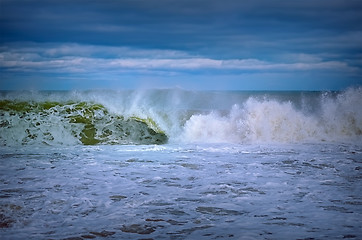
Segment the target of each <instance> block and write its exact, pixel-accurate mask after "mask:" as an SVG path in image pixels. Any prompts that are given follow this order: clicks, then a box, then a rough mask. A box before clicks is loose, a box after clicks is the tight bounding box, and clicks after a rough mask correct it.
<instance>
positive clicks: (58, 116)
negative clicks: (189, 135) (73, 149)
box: [0, 100, 168, 145]
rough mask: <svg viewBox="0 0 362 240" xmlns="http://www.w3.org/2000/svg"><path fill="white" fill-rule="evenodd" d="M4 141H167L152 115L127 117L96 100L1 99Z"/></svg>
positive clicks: (0, 125)
mask: <svg viewBox="0 0 362 240" xmlns="http://www.w3.org/2000/svg"><path fill="white" fill-rule="evenodd" d="M0 116H1V118H0V132H1V135H0V144H1V145H17V144H20V145H21V144H37V143H42V144H47V145H53V144H77V143H78V144H84V145H96V144H164V143H166V142H167V140H168V137H167V136H166V134H165V133H164V132H163V131H162V130H161V129H160V128H159V127H158V126H157V124H156V123H155V121H153V120H152V119H151V118H140V117H137V116H131V117H127V118H126V117H124V116H121V115H117V114H114V113H111V112H109V111H108V110H107V109H106V108H105V107H104V106H103V105H101V104H97V103H92V102H84V101H82V102H73V101H68V102H52V101H44V102H35V101H34V102H25V101H13V100H1V101H0Z"/></svg>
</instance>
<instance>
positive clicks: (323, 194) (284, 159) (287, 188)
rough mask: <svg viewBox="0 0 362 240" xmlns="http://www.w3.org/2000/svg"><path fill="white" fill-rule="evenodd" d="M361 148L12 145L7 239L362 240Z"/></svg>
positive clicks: (4, 194) (5, 194)
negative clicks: (98, 235)
mask: <svg viewBox="0 0 362 240" xmlns="http://www.w3.org/2000/svg"><path fill="white" fill-rule="evenodd" d="M361 154H362V149H361V147H358V146H348V145H335V144H319V145H315V144H313V145H309V144H304V145H282V146H281V145H268V146H266V145H230V144H202V145H193V144H187V145H179V144H178V145H170V144H168V145H164V146H156V145H150V146H145V145H142V146H106V145H103V146H80V147H67V148H37V149H19V150H17V151H15V152H14V151H13V150H9V149H8V150H6V149H3V153H2V154H1V165H0V166H1V167H0V176H1V177H0V183H1V187H0V211H1V212H0V214H1V215H0V222H1V228H0V232H1V235H2V239H66V238H70V237H78V238H83V239H86V237H87V236H89V235H90V236H93V237H94V236H97V234H101V233H102V232H103V234H109V236H108V238H112V239H142V238H152V239H343V238H351V239H360V238H361V237H362V232H361V227H362V221H361V219H362V218H361V217H362V212H361V210H362V209H361V205H362V198H361V185H360V180H361V167H362V166H361V165H362V159H361Z"/></svg>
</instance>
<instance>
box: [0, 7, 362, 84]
mask: <svg viewBox="0 0 362 240" xmlns="http://www.w3.org/2000/svg"><path fill="white" fill-rule="evenodd" d="M0 31H1V32H0V81H1V82H0V83H1V86H0V89H2V90H9V89H40V90H71V89H81V90H82V89H125V88H126V89H128V88H173V87H181V88H185V89H200V90H340V89H345V88H347V87H351V86H361V85H362V1H360V0H328V1H326V0H303V1H290V0H285V1H278V0H276V1H270V0H253V1H252V0H250V1H249V0H246V1H240V0H223V1H220V0H118V1H116V0H63V1H52V0H0Z"/></svg>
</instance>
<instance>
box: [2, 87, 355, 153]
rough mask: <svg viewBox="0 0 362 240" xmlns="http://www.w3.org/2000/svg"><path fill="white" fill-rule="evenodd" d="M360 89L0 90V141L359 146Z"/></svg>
mask: <svg viewBox="0 0 362 240" xmlns="http://www.w3.org/2000/svg"><path fill="white" fill-rule="evenodd" d="M361 102H362V88H354V89H348V90H346V91H343V92H227V91H226V92H197V91H185V90H181V89H169V90H136V91H126V90H124V91H86V92H2V93H1V97H0V144H1V145H6V146H13V145H15V146H17V145H28V144H48V145H59V144H66V145H74V144H85V145H94V144H164V143H166V142H183V143H189V142H215V143H221V142H223V143H241V144H243V143H265V142H267V143H268V142H273V143H306V142H321V141H324V142H353V143H357V144H361V143H362V108H361V107H360V104H361Z"/></svg>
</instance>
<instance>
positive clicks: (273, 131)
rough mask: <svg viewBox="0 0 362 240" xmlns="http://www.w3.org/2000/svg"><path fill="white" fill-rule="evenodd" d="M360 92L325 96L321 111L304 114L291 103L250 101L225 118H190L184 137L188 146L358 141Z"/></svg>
mask: <svg viewBox="0 0 362 240" xmlns="http://www.w3.org/2000/svg"><path fill="white" fill-rule="evenodd" d="M361 101H362V89H361V88H359V89H350V90H348V91H346V92H343V93H341V94H339V95H337V97H332V96H324V97H323V98H322V100H321V104H320V105H321V107H320V111H317V112H314V113H306V112H303V111H302V110H297V109H296V107H295V106H294V105H293V104H292V103H291V102H290V101H287V102H283V101H277V100H272V99H271V100H270V99H263V100H257V99H255V98H249V99H248V100H247V101H246V102H245V103H244V104H243V105H241V106H239V105H234V106H233V107H232V109H231V110H230V111H229V113H228V114H227V115H222V114H221V113H218V112H211V113H209V114H198V115H193V116H192V117H191V118H190V119H189V120H188V121H187V122H186V124H185V127H184V137H185V139H187V140H188V141H191V142H230V143H245V142H282V143H285V142H313V141H349V140H351V141H358V142H359V143H361V136H362V108H361V107H360V106H359V104H360V103H361Z"/></svg>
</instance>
